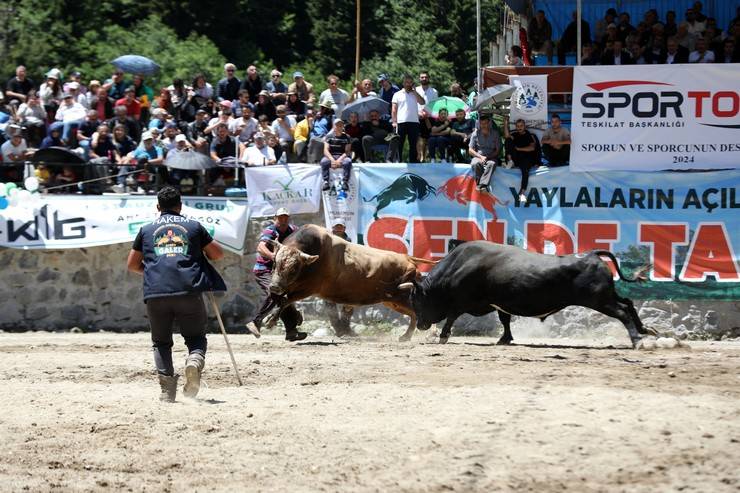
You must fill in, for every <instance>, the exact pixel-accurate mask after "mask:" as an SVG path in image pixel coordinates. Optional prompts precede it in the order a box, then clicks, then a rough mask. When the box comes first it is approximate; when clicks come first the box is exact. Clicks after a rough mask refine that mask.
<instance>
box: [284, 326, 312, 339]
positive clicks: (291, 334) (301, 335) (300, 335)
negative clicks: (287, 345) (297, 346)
mask: <svg viewBox="0 0 740 493" xmlns="http://www.w3.org/2000/svg"><path fill="white" fill-rule="evenodd" d="M306 336H308V334H307V333H305V332H298V331H297V330H295V329H293V330H288V331H286V332H285V340H286V341H290V342H295V341H302V340H303V339H305V338H306Z"/></svg>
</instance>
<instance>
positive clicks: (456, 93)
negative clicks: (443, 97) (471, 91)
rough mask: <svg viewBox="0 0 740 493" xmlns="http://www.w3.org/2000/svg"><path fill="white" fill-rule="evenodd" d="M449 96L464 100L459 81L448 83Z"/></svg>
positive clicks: (463, 92)
mask: <svg viewBox="0 0 740 493" xmlns="http://www.w3.org/2000/svg"><path fill="white" fill-rule="evenodd" d="M450 96H452V97H453V98H460V99H462V100H463V101H465V91H463V88H462V86H461V85H460V83H459V82H457V81H455V82H453V83H452V84H450Z"/></svg>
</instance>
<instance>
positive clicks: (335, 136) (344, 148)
mask: <svg viewBox="0 0 740 493" xmlns="http://www.w3.org/2000/svg"><path fill="white" fill-rule="evenodd" d="M351 156H352V139H350V137H349V135H347V134H346V133H344V122H343V121H342V120H340V119H338V118H337V119H336V120H334V129H333V130H332V131H331V132H329V133H328V134H326V137H325V139H324V157H322V158H321V163H320V164H321V177H322V179H323V181H324V184H323V186H322V190H324V191H326V190H329V189H330V188H331V185H330V184H329V178H330V177H329V169H335V168H339V167H341V168H342V169H343V170H344V173H343V175H342V189H343V190H345V191H347V190H349V178H350V174H351V173H352V157H351Z"/></svg>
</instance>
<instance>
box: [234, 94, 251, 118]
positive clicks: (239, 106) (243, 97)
mask: <svg viewBox="0 0 740 493" xmlns="http://www.w3.org/2000/svg"><path fill="white" fill-rule="evenodd" d="M237 96H238V98H237V99H236V100H234V101H232V102H231V113H232V114H233V115H234V118H241V117H242V111H243V110H244V108H249V109H250V110H251V112H252V114H254V105H253V104H252V103H250V102H249V91H247V90H246V89H239V92H238V93H237Z"/></svg>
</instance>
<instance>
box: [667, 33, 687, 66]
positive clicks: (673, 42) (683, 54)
mask: <svg viewBox="0 0 740 493" xmlns="http://www.w3.org/2000/svg"><path fill="white" fill-rule="evenodd" d="M663 63H667V64H669V65H673V64H676V63H689V50H687V49H686V48H684V47H683V46H681V45H680V44H679V43H678V40H677V39H676V37H675V36H672V37H670V38H668V41H667V42H666V55H665V61H664V62H663Z"/></svg>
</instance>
